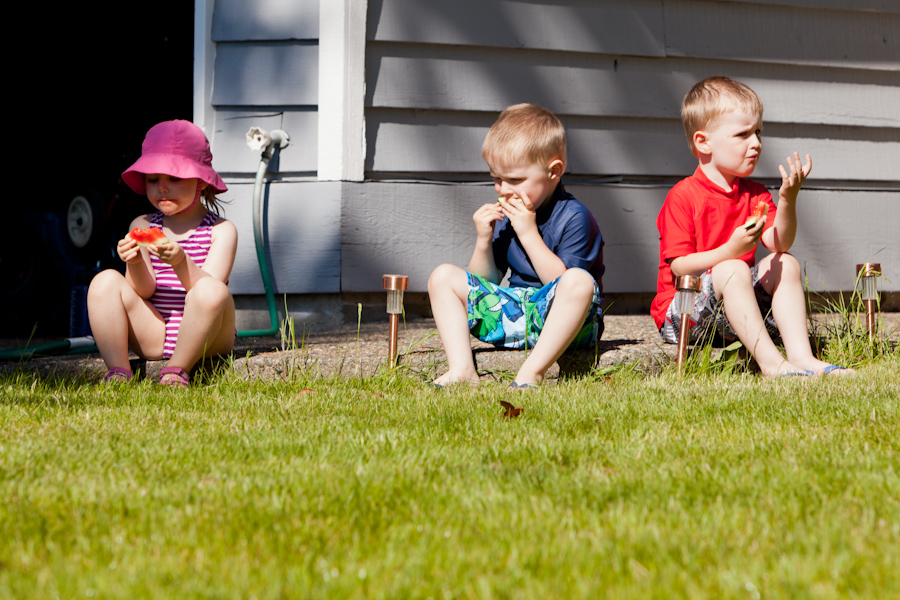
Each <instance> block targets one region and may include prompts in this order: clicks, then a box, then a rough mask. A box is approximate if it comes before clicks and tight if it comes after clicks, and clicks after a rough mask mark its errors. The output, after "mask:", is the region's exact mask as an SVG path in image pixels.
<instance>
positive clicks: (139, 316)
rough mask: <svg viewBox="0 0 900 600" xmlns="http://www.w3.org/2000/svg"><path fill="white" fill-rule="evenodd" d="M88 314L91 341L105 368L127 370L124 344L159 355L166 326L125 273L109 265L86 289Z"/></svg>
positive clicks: (141, 352) (144, 354) (153, 356)
mask: <svg viewBox="0 0 900 600" xmlns="http://www.w3.org/2000/svg"><path fill="white" fill-rule="evenodd" d="M88 318H89V319H90V322H91V332H92V333H93V335H94V342H95V343H96V344H97V348H98V350H100V356H101V357H102V358H103V362H105V363H106V366H107V368H113V367H118V368H121V369H127V370H129V371H130V370H131V367H130V364H129V362H128V348H129V346H130V347H131V349H132V350H134V352H135V353H136V354H137V355H138V356H142V357H144V358H150V359H158V358H162V353H163V343H164V340H165V335H166V327H165V323H164V322H163V319H162V317H161V316H160V315H159V313H158V312H157V311H156V309H155V308H153V305H151V304H150V303H149V302H147V301H146V300H144V299H143V298H141V297H140V296H138V295H137V292H135V291H134V288H132V287H131V286H130V285H129V284H128V282H127V281H126V280H125V277H124V276H123V275H122V274H121V273H119V272H118V271H115V270H112V269H109V270H106V271H103V272H102V273H99V274H98V275H97V276H96V277H94V279H93V280H92V281H91V286H90V288H89V289H88Z"/></svg>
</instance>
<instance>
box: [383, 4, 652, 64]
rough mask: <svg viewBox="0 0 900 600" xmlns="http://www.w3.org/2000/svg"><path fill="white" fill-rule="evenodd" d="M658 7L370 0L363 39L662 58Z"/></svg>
mask: <svg viewBox="0 0 900 600" xmlns="http://www.w3.org/2000/svg"><path fill="white" fill-rule="evenodd" d="M662 6H663V5H662V2H661V1H660V0H607V1H604V2H596V1H594V0H568V1H567V2H564V3H562V2H559V3H557V2H543V3H542V2H520V1H516V0H489V1H485V0H452V1H451V2H447V1H433V0H431V1H428V0H426V1H423V0H369V14H368V18H367V21H368V32H367V36H368V39H370V40H381V41H394V42H424V43H430V44H451V45H462V46H494V47H506V48H542V49H551V50H565V51H570V52H598V53H606V54H609V53H617V54H633V55H637V56H663V55H664V52H665V46H664V29H665V25H664V20H663V10H662Z"/></svg>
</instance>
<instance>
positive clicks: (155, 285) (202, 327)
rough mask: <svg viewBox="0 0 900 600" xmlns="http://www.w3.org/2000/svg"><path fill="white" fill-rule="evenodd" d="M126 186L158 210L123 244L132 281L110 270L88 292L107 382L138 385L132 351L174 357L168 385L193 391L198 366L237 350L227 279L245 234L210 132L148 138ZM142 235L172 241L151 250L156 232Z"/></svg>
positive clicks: (177, 124) (185, 125)
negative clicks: (226, 197)
mask: <svg viewBox="0 0 900 600" xmlns="http://www.w3.org/2000/svg"><path fill="white" fill-rule="evenodd" d="M122 179H123V180H124V181H125V183H126V184H128V186H129V187H130V188H131V189H133V190H134V191H135V192H137V193H138V194H146V195H147V199H148V200H149V201H150V204H152V205H153V207H154V208H155V209H156V212H154V213H151V214H147V215H143V216H141V217H138V218H136V219H135V220H134V221H133V222H132V223H131V227H132V232H131V233H129V234H127V235H126V236H125V237H124V238H123V239H121V240H120V241H119V243H118V246H117V248H116V249H117V252H118V254H119V258H121V259H122V261H124V262H125V276H124V277H123V276H122V274H121V273H119V272H118V271H115V270H113V269H109V270H106V271H103V272H102V273H100V274H98V275H97V276H96V277H94V280H93V281H92V282H91V287H90V290H89V291H88V316H89V318H90V321H91V330H92V332H93V334H94V340H95V342H96V344H97V347H98V348H99V350H100V355H101V356H102V357H103V361H104V362H105V363H106V366H107V368H108V369H109V371H108V372H107V374H106V377H105V379H104V381H127V380H128V379H130V378H131V376H132V373H131V368H130V364H129V361H128V349H129V348H131V350H133V351H134V352H135V353H136V354H137V355H138V356H141V357H143V358H147V359H151V360H159V359H168V360H169V362H168V365H167V366H166V368H164V369H163V370H162V372H161V374H160V383H162V384H164V385H174V386H178V387H186V386H187V385H188V384H189V383H190V376H189V373H190V370H191V368H192V367H193V366H194V364H196V363H197V361H198V360H200V359H201V358H203V357H206V356H216V355H219V354H225V353H228V352H230V351H231V349H232V348H233V347H234V338H235V324H234V300H233V299H232V297H231V293H230V292H229V291H228V286H227V281H228V276H229V274H230V273H231V267H232V266H233V265H234V256H235V252H236V251H237V230H236V229H235V227H234V225H233V224H232V223H231V222H229V221H226V220H225V219H223V218H222V217H220V216H219V208H220V204H219V201H218V200H217V199H216V194H219V193H222V192H225V191H226V190H227V189H228V188H227V187H225V183H224V182H223V181H222V178H221V177H219V174H218V173H216V171H215V170H214V169H213V168H212V153H211V152H210V149H209V141H208V140H207V139H206V136H205V135H204V134H203V131H201V130H200V128H199V127H197V126H196V125H194V124H193V123H191V122H189V121H180V120H179V121H166V122H164V123H160V124H158V125H155V126H154V127H153V128H151V129H150V131H148V132H147V137H146V138H145V139H144V144H143V147H142V149H141V157H140V158H139V159H138V161H137V162H135V163H134V164H133V165H131V167H129V168H128V169H127V170H126V171H125V172H124V173H122ZM134 229H152V230H159V231H160V232H161V233H162V236H164V237H163V238H162V239H161V240H157V241H155V242H152V243H149V245H147V244H146V243H145V240H144V238H145V237H147V235H146V234H144V235H142V234H141V232H136V231H134ZM150 233H151V235H150V236H149V237H151V238H152V237H154V236H153V235H152V234H153V233H155V234H156V235H157V236H158V235H159V232H156V231H153V232H150ZM135 238H137V239H135ZM139 242H141V244H142V246H145V247H141V246H139V245H138V243H139Z"/></svg>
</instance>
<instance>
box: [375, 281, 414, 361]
mask: <svg viewBox="0 0 900 600" xmlns="http://www.w3.org/2000/svg"><path fill="white" fill-rule="evenodd" d="M381 287H382V288H384V289H385V290H387V313H388V315H390V316H389V319H390V322H391V332H390V338H389V339H388V366H389V367H390V368H392V369H393V368H394V367H395V366H397V334H398V332H399V330H400V314H401V313H402V312H403V290H406V289H408V288H409V277H407V276H406V275H384V276H383V277H382V281H381Z"/></svg>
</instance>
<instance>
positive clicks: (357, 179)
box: [207, 0, 900, 294]
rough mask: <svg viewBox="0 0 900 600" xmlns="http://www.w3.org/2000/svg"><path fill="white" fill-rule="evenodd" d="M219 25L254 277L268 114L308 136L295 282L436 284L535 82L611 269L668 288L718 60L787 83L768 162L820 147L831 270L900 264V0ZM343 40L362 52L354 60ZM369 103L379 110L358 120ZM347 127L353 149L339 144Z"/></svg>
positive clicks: (287, 171)
mask: <svg viewBox="0 0 900 600" xmlns="http://www.w3.org/2000/svg"><path fill="white" fill-rule="evenodd" d="M209 2H212V0H209ZM335 3H336V4H337V5H339V8H343V9H344V10H343V12H342V13H341V15H343V16H340V15H338V16H337V17H335V16H334V15H332V14H331V13H333V12H335V10H333V9H334V8H335ZM322 7H326V9H327V10H325V11H323V10H322ZM326 13H327V14H326ZM333 19H343V20H339V21H337V22H335V21H334V20H333ZM322 23H326V25H327V27H324V26H323V25H322ZM360 23H362V24H364V27H361V26H360ZM335 25H337V26H335ZM321 32H326V33H324V34H322V35H325V36H326V37H327V40H322V39H320V33H321ZM209 33H210V39H211V41H212V43H213V45H214V50H215V52H214V54H215V56H214V67H213V73H212V80H213V83H212V93H211V95H210V106H211V110H210V111H209V113H211V116H210V117H208V121H209V123H208V127H207V130H208V131H209V129H210V128H211V129H213V131H212V141H213V151H214V155H215V164H216V166H217V168H219V169H220V170H221V171H223V172H224V173H225V175H226V180H227V181H228V182H229V184H230V185H231V187H232V191H231V192H230V196H231V198H232V200H233V204H232V206H231V207H229V213H228V215H229V216H230V217H233V218H235V220H236V221H240V222H241V223H239V229H240V233H241V245H240V248H239V256H238V261H237V264H236V267H235V272H234V275H233V277H232V281H231V287H232V289H233V291H234V292H235V293H236V294H258V293H261V292H262V286H261V282H260V280H259V275H258V272H257V269H256V257H255V253H254V251H253V240H252V235H251V233H250V231H249V215H250V209H249V204H250V191H251V190H252V185H251V177H252V175H253V173H254V172H255V169H256V164H257V160H258V154H254V153H253V152H251V151H250V150H249V149H248V148H247V147H246V146H245V144H244V137H243V136H244V134H245V132H246V130H247V129H248V128H249V127H250V126H251V125H260V126H263V127H266V128H268V129H271V128H281V129H284V130H285V131H287V132H288V133H289V134H290V135H291V140H292V142H291V145H290V147H289V148H287V149H286V150H284V151H283V152H282V153H281V156H280V159H279V164H278V165H277V168H278V173H279V174H278V175H277V176H276V177H274V178H273V181H272V183H271V184H270V185H269V186H268V190H269V197H268V223H269V228H268V241H269V243H270V252H271V258H272V262H273V267H274V271H275V273H276V280H277V281H276V284H277V290H278V292H279V293H288V294H316V293H347V292H376V291H380V290H381V275H382V274H383V273H389V272H400V273H405V274H408V275H410V288H411V290H414V291H423V290H424V289H425V286H426V282H427V277H428V274H429V273H430V271H431V270H432V269H433V268H434V267H435V266H437V265H438V264H440V263H441V262H452V263H455V264H458V265H465V264H466V263H467V261H468V258H469V256H470V253H471V246H472V242H473V228H472V225H471V214H472V212H473V211H474V210H475V208H476V207H477V206H478V205H480V204H481V203H483V202H485V201H491V200H492V199H493V197H494V192H493V190H492V188H491V187H490V186H489V185H484V183H485V182H486V181H487V175H486V172H485V171H486V169H485V165H484V164H483V161H482V159H481V153H480V148H481V141H482V140H483V138H484V135H485V133H486V132H487V129H488V127H489V126H490V124H491V123H492V122H493V121H494V119H495V118H496V116H497V113H498V112H499V111H500V110H502V109H503V108H504V107H505V106H507V105H509V104H513V103H517V102H534V103H538V104H541V105H543V106H546V107H547V108H549V109H551V110H553V111H554V112H556V113H557V114H558V115H559V117H560V118H561V120H562V121H563V122H564V124H565V125H566V127H567V130H568V133H569V166H568V172H567V175H566V177H565V178H564V180H565V181H566V182H567V189H569V190H570V191H572V192H573V193H574V194H575V195H576V196H577V197H579V198H580V199H582V200H583V201H585V203H586V204H587V205H588V206H589V207H590V208H591V209H592V211H593V212H594V214H595V215H596V217H597V219H598V221H599V223H600V226H601V228H602V229H603V232H604V237H605V240H606V244H607V245H606V262H607V275H606V277H605V279H604V287H605V288H606V289H607V290H608V291H609V292H611V293H646V292H653V291H654V290H655V273H656V268H657V253H658V240H657V236H658V233H657V231H656V227H655V218H656V215H657V213H658V211H659V208H660V206H661V205H662V202H663V200H664V198H665V193H666V191H667V189H668V188H669V187H671V185H672V184H673V183H674V182H675V181H677V180H678V179H679V178H681V177H684V176H686V175H689V174H690V173H691V172H692V171H693V169H694V168H695V166H696V162H695V159H694V158H693V157H692V156H691V155H690V153H689V152H688V150H687V145H686V142H685V139H684V134H683V132H682V129H681V124H680V120H679V106H680V102H681V98H682V97H683V96H684V94H685V93H686V92H687V90H688V89H689V88H690V87H691V86H692V85H693V84H694V83H695V82H696V81H698V80H700V79H702V78H704V77H707V76H710V75H716V74H726V75H729V76H731V77H733V78H735V79H738V80H740V81H743V82H745V83H747V84H748V85H750V86H751V87H752V88H754V89H755V90H756V91H757V93H759V95H760V96H761V98H762V100H763V103H764V104H765V115H764V120H765V132H764V144H765V145H764V153H763V158H762V160H761V163H760V165H759V167H758V169H757V171H756V173H755V174H754V179H757V180H760V181H762V182H763V183H765V184H767V185H769V186H770V187H773V188H776V187H777V185H778V183H779V182H780V178H779V175H778V164H779V162H780V161H782V160H783V159H784V157H786V156H788V155H789V154H790V153H792V152H793V151H795V150H796V151H799V152H801V154H805V153H806V152H809V153H810V154H811V155H812V157H813V162H814V167H813V171H812V174H811V176H810V178H809V179H808V180H807V183H806V186H805V191H804V192H802V193H801V196H800V203H799V209H798V211H799V219H800V229H799V233H798V238H797V241H796V243H795V246H794V249H793V251H794V253H795V255H797V256H798V258H799V259H800V260H801V262H802V263H803V264H804V265H805V266H806V269H807V276H808V279H809V283H810V285H811V287H813V289H816V290H820V291H823V290H828V291H835V290H849V289H852V287H853V281H854V272H853V265H855V264H856V263H859V262H864V261H866V260H869V259H875V260H878V261H880V262H882V263H883V264H884V265H885V270H886V274H887V275H888V277H891V268H895V269H896V268H898V267H900V245H898V243H897V242H896V238H897V236H896V233H895V232H894V231H893V228H894V224H896V223H898V222H900V168H898V166H897V165H898V164H900V111H898V110H897V107H898V106H900V2H896V1H893V0H891V1H889V0H854V1H852V2H851V1H850V0H845V1H841V0H828V1H825V2H823V1H818V0H806V1H804V0H781V1H777V0H768V1H767V2H749V1H707V0H666V1H665V2H663V0H605V1H604V2H596V1H593V0H567V1H565V2H551V1H549V0H548V1H546V2H534V1H528V2H526V1H523V0H490V1H488V2H485V1H484V0H454V1H453V2H444V1H438V0H369V1H368V2H365V1H364V0H321V5H320V0H265V1H262V0H260V1H258V2H254V3H247V2H243V1H242V0H215V1H214V7H213V9H212V18H211V23H210V32H209ZM334 36H337V38H335V37H334ZM360 36H363V37H364V39H361V37H360ZM326 42H327V43H326ZM357 47H358V48H359V49H360V50H359V52H363V53H364V56H363V58H362V60H357V59H356V58H354V56H357V57H358V56H359V55H358V54H354V52H357V50H354V48H357ZM335 48H336V49H337V51H338V52H340V51H346V52H347V53H348V54H347V56H348V58H346V59H344V60H338V61H337V62H335V58H334V57H335V56H336V54H335V52H336V50H335ZM326 55H327V56H326ZM337 56H342V55H340V54H338V55H337ZM323 64H327V65H328V66H327V71H324V72H323V67H322V65H323ZM323 87H327V88H328V89H323ZM325 109H327V110H328V111H330V112H331V114H332V116H331V117H328V118H324V115H323V113H324V112H325ZM335 111H337V112H335ZM341 111H343V112H341ZM354 111H357V113H354ZM359 111H361V112H359ZM335 114H336V115H337V116H338V118H335V117H334V115H335ZM356 114H360V115H361V119H360V120H361V121H362V123H363V126H362V128H360V127H357V126H355V125H354V126H352V127H350V128H349V131H347V130H346V128H345V129H344V130H341V129H340V127H341V123H345V124H346V123H351V124H352V123H355V122H356V121H354V119H355V118H356V116H355V115H356ZM341 115H343V119H341V118H340V117H341ZM320 130H321V131H326V132H327V133H325V134H324V135H322V136H320ZM354 136H357V137H354ZM333 144H338V146H337V147H335V146H334V145H333ZM335 148H337V150H338V152H337V154H338V155H339V156H343V157H346V158H347V161H348V162H349V163H350V165H349V166H347V165H340V168H338V167H336V166H335V164H334V160H335V159H334V158H333V157H330V156H329V157H324V156H323V153H326V152H328V153H331V154H334V150H335ZM357 155H358V158H357ZM356 162H359V163H360V164H358V165H357V164H356ZM336 172H337V173H343V175H338V176H335V175H334V173H336ZM359 173H362V174H363V176H359V175H358V174H359ZM331 179H339V180H341V181H325V180H331ZM892 279H893V282H886V283H885V289H887V290H889V291H897V290H898V289H900V288H898V285H900V275H895V276H894V277H892Z"/></svg>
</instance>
